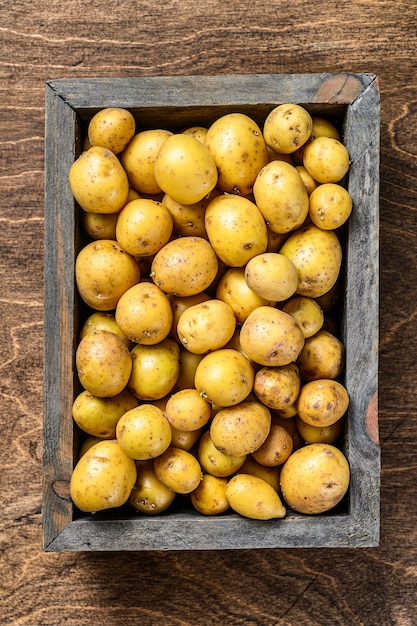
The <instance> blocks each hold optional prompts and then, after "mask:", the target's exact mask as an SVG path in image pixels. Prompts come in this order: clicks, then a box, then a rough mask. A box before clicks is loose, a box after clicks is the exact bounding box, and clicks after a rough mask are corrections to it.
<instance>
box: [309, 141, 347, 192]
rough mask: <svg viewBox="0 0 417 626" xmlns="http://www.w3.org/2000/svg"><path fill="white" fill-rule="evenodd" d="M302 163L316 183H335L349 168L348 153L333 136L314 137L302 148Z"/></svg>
mask: <svg viewBox="0 0 417 626" xmlns="http://www.w3.org/2000/svg"><path fill="white" fill-rule="evenodd" d="M303 165H304V167H305V168H306V170H307V171H308V172H309V173H310V174H311V176H312V177H313V178H314V180H316V181H317V182H318V183H337V182H339V181H340V180H342V178H343V177H344V176H345V174H347V172H348V170H349V153H348V151H347V149H346V147H345V146H344V145H343V144H342V143H341V142H340V141H338V140H337V139H334V138H333V137H316V139H313V141H311V142H310V143H308V144H307V145H306V146H305V148H304V155H303Z"/></svg>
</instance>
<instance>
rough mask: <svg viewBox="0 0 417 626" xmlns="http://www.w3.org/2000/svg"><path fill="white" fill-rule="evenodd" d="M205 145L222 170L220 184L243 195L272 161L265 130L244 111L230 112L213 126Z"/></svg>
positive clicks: (246, 193)
mask: <svg viewBox="0 0 417 626" xmlns="http://www.w3.org/2000/svg"><path fill="white" fill-rule="evenodd" d="M205 145H206V147H207V148H208V150H209V151H210V153H211V155H212V156H213V159H214V161H215V163H216V167H217V170H218V181H217V187H218V188H219V189H221V190H222V191H226V192H228V193H233V194H237V195H241V196H246V195H248V194H249V193H250V192H251V191H252V188H253V183H254V182H255V178H256V176H257V174H258V172H259V170H260V169H261V168H262V167H263V166H264V165H266V164H267V163H268V153H267V150H266V145H265V141H264V138H263V135H262V131H261V129H260V128H259V126H258V125H257V124H256V122H255V121H254V120H253V119H251V118H250V117H248V116H247V115H244V114H243V113H228V114H226V115H223V116H222V117H220V118H218V119H217V120H216V121H215V122H213V124H212V125H211V126H210V127H209V129H208V131H207V134H206V139H205Z"/></svg>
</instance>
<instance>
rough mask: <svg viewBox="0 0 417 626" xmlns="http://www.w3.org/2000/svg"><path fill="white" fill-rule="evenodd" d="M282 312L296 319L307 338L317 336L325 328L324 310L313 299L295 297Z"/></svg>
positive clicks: (285, 305) (286, 304)
mask: <svg viewBox="0 0 417 626" xmlns="http://www.w3.org/2000/svg"><path fill="white" fill-rule="evenodd" d="M282 310H283V311H284V312H285V313H288V315H291V317H293V318H294V319H295V321H296V322H297V324H298V325H299V327H300V328H301V330H302V331H303V335H304V337H305V338H307V337H311V336H312V335H315V334H316V333H317V332H318V331H319V330H320V329H321V327H322V326H323V323H324V313H323V309H322V308H321V306H320V305H319V303H318V302H317V301H316V300H313V298H308V297H306V296H294V298H291V299H290V300H288V302H286V303H285V304H284V306H283V307H282Z"/></svg>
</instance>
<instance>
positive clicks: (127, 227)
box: [116, 198, 173, 257]
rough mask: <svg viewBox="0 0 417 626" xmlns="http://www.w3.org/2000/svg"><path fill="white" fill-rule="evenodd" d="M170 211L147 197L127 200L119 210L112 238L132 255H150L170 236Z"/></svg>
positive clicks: (171, 224)
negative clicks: (114, 236) (114, 234)
mask: <svg viewBox="0 0 417 626" xmlns="http://www.w3.org/2000/svg"><path fill="white" fill-rule="evenodd" d="M172 229H173V220H172V216H171V213H170V212H169V211H168V209H167V208H166V207H165V206H164V205H163V204H162V203H161V202H156V201H155V200H150V199H149V198H138V199H137V200H132V201H131V202H128V203H127V204H126V205H125V206H124V207H123V209H122V210H121V211H120V213H119V216H118V219H117V224H116V239H117V241H118V242H119V244H120V245H121V246H122V248H123V249H124V250H126V252H128V253H129V254H131V255H132V256H141V257H143V256H145V257H148V256H153V255H154V254H156V253H157V252H158V251H159V250H160V249H161V248H162V247H163V246H164V245H165V244H166V243H168V241H169V240H170V238H171V235H172Z"/></svg>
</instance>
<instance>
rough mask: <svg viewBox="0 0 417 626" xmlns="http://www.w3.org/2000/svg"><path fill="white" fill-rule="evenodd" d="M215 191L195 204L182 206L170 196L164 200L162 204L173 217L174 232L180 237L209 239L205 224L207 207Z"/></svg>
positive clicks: (165, 196) (166, 196)
mask: <svg viewBox="0 0 417 626" xmlns="http://www.w3.org/2000/svg"><path fill="white" fill-rule="evenodd" d="M215 195H216V194H215V191H214V190H213V191H212V192H211V193H210V194H208V195H207V196H205V197H204V198H203V199H202V200H200V201H199V202H196V203H195V204H181V203H180V202H176V201H175V200H173V199H172V198H171V197H170V196H168V194H165V195H164V197H163V198H162V204H163V205H164V206H165V207H166V208H167V209H168V211H169V214H170V215H171V217H172V221H173V229H174V232H175V233H176V234H177V235H178V236H180V237H194V236H195V237H203V238H204V239H207V231H206V226H205V223H204V217H205V214H206V207H207V205H208V203H209V202H210V199H211V198H212V197H214V196H215Z"/></svg>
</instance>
